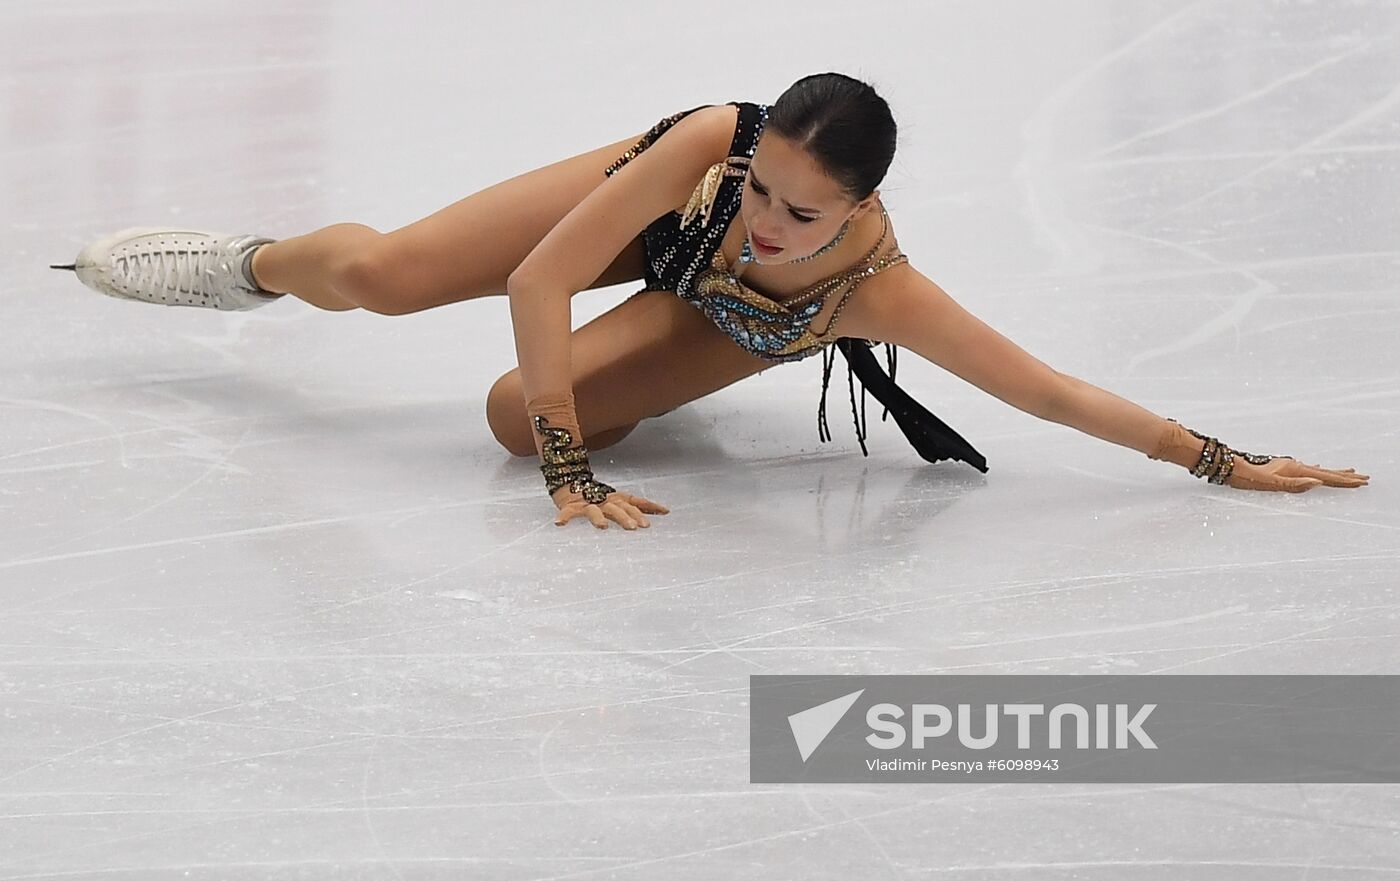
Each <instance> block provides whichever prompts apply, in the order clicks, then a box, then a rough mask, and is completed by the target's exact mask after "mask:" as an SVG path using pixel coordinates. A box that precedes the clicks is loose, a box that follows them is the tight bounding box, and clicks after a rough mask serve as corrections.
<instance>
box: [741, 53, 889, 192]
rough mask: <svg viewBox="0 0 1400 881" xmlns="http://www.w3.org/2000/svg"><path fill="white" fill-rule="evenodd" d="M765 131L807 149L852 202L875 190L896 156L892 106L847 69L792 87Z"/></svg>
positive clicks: (770, 116)
mask: <svg viewBox="0 0 1400 881" xmlns="http://www.w3.org/2000/svg"><path fill="white" fill-rule="evenodd" d="M763 130H764V132H765V133H766V132H770V131H771V132H773V133H774V134H776V135H779V136H781V137H783V138H786V139H787V140H790V141H792V142H793V143H794V144H796V145H797V146H799V147H801V148H802V149H804V150H806V151H807V152H808V153H810V154H811V155H812V157H813V158H814V159H815V160H816V161H817V162H818V164H820V165H821V166H822V167H823V168H824V169H826V172H827V174H829V175H831V177H832V178H834V179H835V180H836V181H837V182H838V183H840V184H841V188H842V189H843V190H844V191H845V193H846V195H847V196H848V197H849V198H850V200H851V201H852V202H859V201H860V200H861V199H864V198H865V197H866V196H868V195H870V194H871V193H872V192H874V190H875V188H876V187H878V186H879V185H880V182H881V181H882V180H884V179H885V173H886V172H887V171H889V168H890V163H891V162H892V161H893V160H894V150H895V138H896V133H897V132H896V126H895V122H894V116H893V114H891V113H890V105H889V104H887V103H886V102H885V99H884V98H881V97H880V96H879V94H877V93H876V92H875V89H874V88H872V87H871V86H870V85H869V84H867V83H865V82H862V81H861V80H858V79H855V78H854V77H849V76H846V75H845V74H843V73H833V72H828V73H814V74H812V75H810V76H804V77H803V78H802V79H800V80H798V81H797V82H795V83H793V84H792V85H791V86H788V88H787V91H785V92H783V93H782V94H781V95H779V96H778V100H777V101H776V102H774V104H773V106H772V107H771V108H769V110H768V120H767V122H765V123H764V127H763Z"/></svg>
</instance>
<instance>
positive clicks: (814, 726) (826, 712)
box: [788, 688, 865, 762]
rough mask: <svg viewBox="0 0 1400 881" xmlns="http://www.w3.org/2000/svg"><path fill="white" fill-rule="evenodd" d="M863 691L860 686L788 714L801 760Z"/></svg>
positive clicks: (813, 749) (820, 742)
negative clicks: (847, 692)
mask: <svg viewBox="0 0 1400 881" xmlns="http://www.w3.org/2000/svg"><path fill="white" fill-rule="evenodd" d="M864 693H865V689H863V688H862V689H861V690H860V691H853V692H851V693H850V694H847V695H843V696H841V697H838V698H836V699H835V700H829V701H827V702H826V703H824V704H817V705H816V706H815V707H812V708H811V709H807V710H803V711H802V712H800V713H793V714H792V715H791V716H788V725H789V726H790V727H791V728H792V739H793V740H795V741H797V751H798V752H799V753H801V754H802V761H804V762H805V761H807V757H808V756H810V755H811V754H812V753H813V752H815V751H816V749H817V747H819V746H821V745H822V741H823V740H826V736H827V735H828V734H830V733H831V729H833V728H835V727H836V723H837V722H840V721H841V717H842V716H844V715H846V711H847V710H849V709H850V708H851V704H853V703H855V702H856V698H858V697H860V696H861V695H862V694H864Z"/></svg>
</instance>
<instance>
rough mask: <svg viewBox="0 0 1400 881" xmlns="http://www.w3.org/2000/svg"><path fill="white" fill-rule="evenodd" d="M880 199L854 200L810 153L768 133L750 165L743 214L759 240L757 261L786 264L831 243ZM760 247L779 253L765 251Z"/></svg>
mask: <svg viewBox="0 0 1400 881" xmlns="http://www.w3.org/2000/svg"><path fill="white" fill-rule="evenodd" d="M878 197H879V190H876V191H875V192H874V193H871V194H870V196H868V197H866V198H865V199H863V200H861V201H860V202H858V203H857V202H852V201H851V199H850V197H848V196H847V195H846V193H845V191H844V190H842V188H841V184H840V183H839V182H837V180H836V179H835V178H833V177H831V176H830V175H829V174H827V173H826V171H825V169H823V168H822V167H821V166H820V165H819V164H818V163H817V161H816V160H815V159H814V158H813V157H812V155H811V154H809V153H808V152H807V151H806V150H803V149H802V148H801V147H798V146H797V145H796V144H794V143H793V142H792V141H789V140H787V139H786V138H783V137H781V136H779V135H776V134H773V133H771V132H770V133H767V134H765V135H763V136H762V138H760V140H759V144H758V147H757V148H756V149H755V150H754V155H753V158H752V159H751V160H750V162H749V171H748V174H747V175H746V177H745V179H744V192H743V196H742V198H741V199H740V206H739V214H740V216H741V217H742V218H743V221H744V226H745V228H746V229H747V230H748V233H749V236H750V237H751V238H753V239H755V242H754V247H753V248H752V251H753V255H754V259H755V260H756V261H757V262H759V263H763V264H774V263H787V262H789V261H791V260H794V259H797V258H800V257H806V256H807V255H808V254H811V253H813V252H814V251H816V250H818V249H819V248H821V247H822V246H823V245H825V244H826V243H827V242H830V241H831V240H832V239H833V238H835V237H836V234H837V233H838V232H840V231H841V225H842V224H844V223H845V222H846V221H847V220H849V219H853V218H855V217H858V216H860V215H861V214H864V213H865V212H866V211H868V210H870V207H871V206H872V205H873V204H874V203H875V200H876V199H877V198H878ZM760 244H770V245H773V246H775V247H777V248H780V249H781V250H779V251H777V252H776V253H774V252H771V251H765V250H764V249H763V248H761V247H759V245H760Z"/></svg>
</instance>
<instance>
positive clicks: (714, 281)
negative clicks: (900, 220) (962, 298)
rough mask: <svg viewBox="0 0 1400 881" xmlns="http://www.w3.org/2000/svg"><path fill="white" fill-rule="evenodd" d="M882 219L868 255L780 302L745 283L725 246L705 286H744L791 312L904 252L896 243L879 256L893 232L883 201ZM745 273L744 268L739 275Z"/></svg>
mask: <svg viewBox="0 0 1400 881" xmlns="http://www.w3.org/2000/svg"><path fill="white" fill-rule="evenodd" d="M880 222H881V225H882V228H881V230H880V240H879V241H877V242H876V243H875V244H874V245H873V246H872V247H871V248H870V250H869V251H866V252H865V256H863V257H861V258H860V259H859V260H857V261H856V262H855V263H854V264H852V265H851V266H849V267H847V268H846V269H845V270H842V271H841V272H836V273H833V274H832V275H829V276H827V277H826V278H824V279H821V280H820V281H817V282H815V283H813V284H811V285H809V286H808V287H806V288H804V289H802V290H801V291H798V292H797V293H796V294H794V295H793V296H791V297H787V298H784V299H783V300H782V301H781V302H780V301H778V300H774V299H772V298H771V297H768V296H765V295H763V294H760V293H759V292H758V291H755V290H754V289H753V288H751V287H749V286H748V285H746V284H744V283H743V281H741V280H740V278H739V275H735V274H734V269H733V267H731V266H730V265H729V263H728V261H726V260H725V257H724V249H723V248H722V247H720V248H716V249H715V253H714V255H713V256H711V258H710V268H709V269H707V270H706V271H705V272H704V273H702V275H703V276H705V277H706V278H705V279H704V280H705V281H706V282H708V284H707V285H706V287H709V286H711V285H713V286H715V287H718V288H721V289H724V288H730V289H732V288H734V287H737V288H742V289H743V290H744V291H745V292H746V293H748V294H749V295H750V296H752V297H757V298H759V299H761V300H763V301H765V302H766V303H768V304H771V305H772V306H773V308H774V309H775V310H781V311H783V312H788V313H792V312H793V311H794V309H795V307H799V306H802V305H803V304H805V303H807V302H808V301H810V300H812V299H814V298H817V297H821V298H823V299H824V298H825V297H826V295H827V294H829V293H830V292H831V291H833V290H836V289H838V288H840V287H841V286H842V285H844V284H846V283H847V282H850V281H855V280H856V279H857V277H859V276H862V275H874V274H875V273H876V272H878V271H880V269H884V268H886V266H888V265H889V264H890V263H892V262H895V261H897V260H899V259H900V258H902V257H903V256H904V255H903V254H902V253H901V252H900V250H899V247H898V246H897V245H896V246H895V247H894V248H892V249H890V252H889V253H887V254H883V255H880V256H878V257H877V256H876V255H877V254H880V249H881V248H883V247H884V245H885V240H886V239H888V238H889V234H890V215H889V212H887V211H886V210H885V206H884V203H881V204H880ZM877 264H878V268H877ZM742 274H743V273H742V272H741V273H740V275H742ZM698 281H699V280H698V279H697V285H696V291H697V292H700V291H701V290H702V288H701V286H700V285H699V284H698Z"/></svg>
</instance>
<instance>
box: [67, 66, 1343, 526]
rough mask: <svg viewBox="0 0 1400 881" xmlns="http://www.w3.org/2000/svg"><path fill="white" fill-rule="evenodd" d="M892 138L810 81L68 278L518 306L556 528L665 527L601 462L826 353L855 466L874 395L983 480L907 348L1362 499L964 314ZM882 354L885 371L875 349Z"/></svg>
mask: <svg viewBox="0 0 1400 881" xmlns="http://www.w3.org/2000/svg"><path fill="white" fill-rule="evenodd" d="M663 135H665V137H662V136H663ZM895 135H896V126H895V122H894V118H893V116H892V114H891V113H890V109H889V105H888V104H887V103H886V102H885V100H884V99H883V98H882V97H880V96H879V95H878V94H877V93H876V91H875V90H874V89H873V88H872V87H871V86H870V85H869V84H867V83H864V82H861V81H860V80H857V79H853V78H851V77H848V76H845V75H843V74H839V73H822V74H815V75H812V76H808V77H803V78H802V79H800V80H798V81H797V82H796V83H794V84H793V85H792V86H791V87H789V88H788V89H787V90H786V91H785V92H783V94H782V95H781V96H779V98H778V100H777V101H776V102H775V103H774V104H772V105H767V104H756V103H753V102H748V101H730V102H727V103H725V104H719V105H702V106H699V107H695V108H692V109H690V110H686V111H682V112H679V113H675V114H673V115H671V116H668V117H666V118H664V119H662V120H660V121H659V122H657V123H656V125H654V126H652V127H651V129H650V130H648V131H647V132H645V133H643V134H641V135H640V136H636V135H634V136H632V137H629V138H627V139H624V140H622V141H618V142H616V143H613V144H609V145H607V146H605V147H601V148H599V149H597V150H592V151H590V152H587V153H582V154H580V155H578V156H574V157H572V158H569V159H564V160H562V161H560V162H556V163H554V164H552V165H547V166H544V167H542V168H539V169H536V170H534V171H531V172H528V173H525V174H522V175H519V176H517V177H513V178H510V179H509V180H506V181H503V182H501V183H498V184H495V185H494V186H491V187H488V188H486V189H484V190H482V191H480V192H478V193H475V194H473V195H471V196H468V197H466V198H464V199H462V200H460V201H458V202H455V203H453V204H451V205H449V206H447V207H446V208H443V209H442V210H440V211H437V212H436V213H434V214H431V215H429V216H428V217H425V218H423V219H422V220H419V221H416V222H414V223H411V224H409V225H408V226H405V227H403V228H402V229H398V230H395V231H393V232H390V233H380V232H378V231H377V230H374V229H371V228H370V227H368V226H365V225H363V224H358V223H338V224H333V225H331V226H327V227H324V228H322V229H318V230H316V231H314V232H310V233H307V234H305V235H301V236H296V237H293V238H288V239H283V240H280V241H278V240H274V239H270V238H265V237H258V236H252V235H241V236H232V235H221V234H215V233H203V232H193V231H188V230H183V229H178V228H175V229H166V228H147V227H140V228H132V229H125V230H121V231H120V232H117V233H114V234H112V235H110V236H106V237H104V238H102V239H99V240H98V241H96V242H93V243H92V244H90V245H88V246H87V247H86V248H84V249H83V250H82V252H81V253H80V254H79V255H78V258H77V260H76V261H75V262H74V263H72V264H69V265H65V266H56V267H54V268H58V269H71V270H73V271H75V272H76V273H77V275H78V278H80V279H81V280H82V282H83V283H84V284H86V285H87V286H89V287H91V288H93V289H95V290H97V291H100V292H101V293H104V294H107V295H109V296H113V297H118V298H121V299H126V300H139V301H144V302H148V303H157V304H164V305H167V306H196V307H204V308H212V309H222V310H235V311H237V310H247V309H255V308H258V307H261V306H264V305H266V304H268V303H271V302H273V301H274V300H277V299H278V298H280V297H282V296H285V295H287V294H290V295H292V296H294V297H297V298H299V299H301V300H305V301H306V302H308V303H310V304H312V305H314V306H318V307H320V308H322V309H329V310H335V311H343V310H347V309H355V308H362V309H368V310H370V311H372V312H377V313H380V314H384V315H403V314H406V313H410V312H418V311H420V310H423V309H430V308H432V307H434V306H441V305H444V304H447V303H456V302H460V301H462V300H470V299H474V298H476V297H484V296H492V295H499V294H504V295H506V296H507V297H508V301H509V304H510V315H511V322H512V325H513V328H514V335H515V349H516V356H517V359H518V361H519V366H518V367H516V368H515V369H513V370H511V371H509V372H508V373H506V374H505V375H504V376H502V377H501V378H500V379H498V380H496V382H495V384H494V385H493V386H492V387H491V390H490V392H489V393H488V395H487V406H486V412H487V422H488V424H489V426H490V428H491V431H492V433H493V434H494V435H495V436H496V439H497V440H498V441H499V442H500V443H501V445H502V446H504V447H505V448H506V449H507V450H509V451H510V452H511V453H513V454H515V455H519V456H528V455H537V456H539V457H540V459H541V461H542V464H541V466H540V469H541V471H542V472H543V473H544V477H545V487H546V490H547V491H548V493H549V494H550V497H551V498H552V499H553V501H554V503H555V505H556V506H557V507H558V509H559V511H558V514H557V515H556V517H555V523H557V524H559V525H561V526H562V525H564V524H565V523H567V522H569V520H571V519H573V518H574V517H576V516H579V515H583V516H586V517H587V518H588V519H589V521H591V522H592V523H593V524H594V525H595V526H597V527H599V528H603V529H606V528H607V525H608V521H609V520H613V521H616V522H617V523H619V524H621V525H622V526H623V528H625V529H636V528H637V527H645V526H649V525H650V521H649V520H648V519H647V516H646V515H647V514H666V513H668V510H667V508H666V507H664V506H663V505H660V504H658V503H657V502H654V501H651V500H649V499H645V498H643V497H641V496H638V495H635V494H633V493H629V492H625V491H621V490H616V489H614V488H613V487H611V486H609V485H607V484H606V483H603V482H602V481H600V480H599V479H598V478H597V477H595V476H594V474H593V471H592V469H591V468H590V466H589V463H588V452H587V451H588V449H590V448H591V449H593V450H598V449H601V448H603V447H606V446H609V445H611V444H614V443H617V442H618V441H619V440H621V439H622V438H623V437H626V436H627V434H628V433H629V432H631V431H632V430H633V429H634V428H636V426H637V424H638V423H639V422H640V421H641V420H642V419H646V418H649V417H654V416H659V415H661V414H663V413H666V412H669V411H670V410H673V409H675V408H676V407H679V406H681V405H682V404H685V403H688V402H690V401H693V400H696V399H697V398H700V397H703V396H705V395H707V394H710V393H711V392H714V391H717V390H719V389H721V388H723V387H725V386H727V385H730V384H731V383H734V382H736V381H738V380H740V379H743V378H745V377H747V376H752V375H753V374H755V373H758V372H759V371H760V370H763V369H764V368H766V367H769V366H772V365H773V364H774V363H776V362H783V361H796V360H800V359H802V358H806V357H809V356H811V355H815V354H818V353H821V354H822V355H823V357H824V359H825V361H824V365H823V366H824V370H823V373H822V383H823V384H822V398H821V410H820V413H819V427H820V430H821V436H822V440H827V439H829V437H830V436H829V434H828V433H827V432H826V425H825V419H824V415H825V404H826V387H827V383H828V382H829V380H830V375H831V365H832V361H833V359H834V354H833V348H834V349H839V350H840V351H841V353H842V354H843V355H844V356H845V358H846V361H847V363H848V376H847V379H848V383H849V384H850V388H851V412H852V415H853V417H854V418H855V419H856V436H857V438H858V439H859V440H860V442H861V449H862V451H864V450H865V427H864V425H863V420H862V418H861V416H860V413H863V412H864V409H865V408H864V393H865V391H869V392H870V393H871V394H873V395H874V396H875V397H876V398H877V399H878V400H879V401H880V402H881V403H882V404H883V405H884V406H885V409H886V410H887V411H888V413H889V415H892V416H894V418H895V422H896V423H897V424H898V425H899V427H900V429H901V430H902V431H903V432H904V434H905V435H906V437H908V438H909V441H910V443H911V444H912V445H913V446H914V448H915V449H916V450H917V451H918V453H919V455H921V456H922V457H923V458H924V459H926V460H928V461H930V462H936V461H940V460H943V459H957V460H959V461H962V462H966V463H968V464H969V465H971V466H972V467H974V468H977V469H978V470H980V471H983V472H985V471H986V470H987V464H986V460H985V459H984V458H983V457H982V455H981V454H980V453H978V452H977V450H975V449H974V448H973V447H972V446H971V444H969V443H968V442H967V441H966V440H964V439H963V438H962V437H961V436H960V435H959V434H958V433H957V432H955V431H954V430H953V429H951V428H950V427H949V426H948V425H946V424H945V423H944V422H942V421H941V420H940V419H938V417H936V416H934V415H933V414H932V413H930V412H929V411H928V410H926V409H925V408H924V407H922V406H921V405H920V404H919V403H918V402H917V401H915V400H914V399H913V398H912V397H910V396H909V395H908V394H906V393H905V392H904V391H903V390H902V389H900V388H899V386H897V385H896V384H895V383H894V372H895V354H896V349H895V347H897V346H904V347H906V348H909V349H913V350H914V351H915V352H917V353H918V354H919V355H922V356H923V357H925V358H927V359H928V360H930V361H932V362H933V363H935V364H938V365H939V366H940V367H943V368H944V369H946V370H949V371H951V372H952V373H954V374H956V375H957V376H959V377H961V378H962V379H964V380H966V381H968V382H970V383H972V384H973V385H975V386H977V387H978V388H981V389H983V390H984V391H986V392H988V393H990V394H993V395H995V396H997V397H998V398H1000V399H1001V400H1003V401H1006V402H1007V403H1008V404H1011V405H1012V406H1014V407H1017V408H1019V409H1021V410H1024V411H1026V412H1027V413H1031V414H1033V415H1035V416H1039V417H1040V418H1042V419H1047V420H1050V421H1053V422H1058V423H1060V424H1062V425H1068V426H1070V427H1072V428H1076V429H1078V430H1080V431H1082V432H1085V433H1086V434H1090V435H1093V436H1094V437H1098V438H1102V439H1103V440H1107V441H1111V442H1113V443H1116V444H1121V445H1122V446H1125V447H1130V448H1132V449H1135V450H1138V451H1140V452H1142V453H1145V454H1146V455H1147V456H1148V457H1150V458H1152V459H1158V460H1162V461H1167V462H1174V463H1176V464H1177V465H1180V466H1182V467H1184V468H1186V469H1188V470H1189V471H1190V473H1191V474H1192V475H1193V476H1195V477H1200V478H1205V479H1207V480H1208V481H1209V482H1211V483H1214V484H1220V485H1225V486H1231V487H1236V488H1239V489H1255V490H1282V491H1285V492H1303V491H1306V490H1309V489H1311V488H1313V487H1315V486H1322V485H1324V484H1325V485H1327V486H1337V487H1357V486H1364V485H1366V483H1367V482H1368V480H1369V478H1368V476H1367V475H1365V474H1358V473H1356V469H1354V468H1345V469H1342V470H1336V469H1331V468H1323V467H1321V466H1319V465H1308V464H1305V463H1303V462H1299V461H1297V460H1296V459H1294V458H1292V457H1291V456H1268V455H1256V454H1253V453H1246V452H1243V451H1240V450H1236V449H1232V448H1231V447H1229V446H1228V445H1226V444H1224V443H1221V442H1220V441H1219V440H1218V439H1216V438H1214V437H1209V436H1207V435H1204V434H1201V433H1198V432H1196V431H1194V430H1192V429H1188V428H1186V427H1185V426H1182V425H1180V424H1178V423H1177V422H1176V421H1175V420H1172V419H1164V418H1163V417H1161V416H1158V415H1156V414H1154V413H1151V412H1149V411H1148V410H1146V409H1144V408H1142V407H1140V406H1138V405H1136V404H1134V403H1132V402H1131V401H1128V400H1125V399H1123V398H1121V397H1118V396H1116V395H1114V394H1112V393H1110V392H1108V391H1105V390H1104V389H1101V388H1098V387H1097V386H1094V385H1090V384H1089V383H1087V382H1084V381H1082V380H1080V379H1076V378H1075V377H1072V376H1068V375H1066V374H1063V373H1060V372H1058V371H1056V370H1053V369H1051V368H1050V367H1049V366H1047V365H1046V364H1044V363H1042V362H1041V361H1039V360H1037V359H1036V358H1034V357H1032V356H1031V355H1030V354H1029V353H1027V352H1025V351H1024V350H1022V349H1021V348H1020V347H1018V346H1017V345H1015V344H1014V343H1013V342H1011V341H1010V340H1008V339H1007V338H1005V337H1003V336H1002V335H1000V334H999V333H997V332H996V331H995V330H993V329H992V328H990V327H988V326H987V325H986V324H984V323H983V322H981V321H980V320H978V319H977V318H976V317H975V316H974V315H972V314H971V313H969V312H967V311H966V310H965V309H963V308H962V307H961V306H959V305H958V304H957V303H956V302H954V301H953V299H952V298H951V297H949V296H948V295H947V294H946V293H945V292H944V291H943V290H942V289H941V288H940V287H939V286H938V285H936V284H934V282H932V281H931V280H929V279H928V278H926V277H925V276H924V275H922V274H921V273H920V272H918V271H917V270H916V269H914V268H913V266H911V265H910V264H909V260H908V258H907V257H906V256H905V255H904V254H903V253H902V252H901V251H900V250H899V246H898V244H897V242H896V241H895V237H894V230H893V227H892V224H891V222H890V217H889V215H888V214H887V213H886V211H885V208H884V206H883V205H882V204H881V202H880V192H879V190H877V189H876V187H877V186H879V184H880V183H881V181H883V180H884V177H885V173H886V171H887V170H888V169H889V166H890V162H891V161H892V159H893V158H894V152H895ZM697 181H698V183H697ZM678 206H679V207H678ZM736 217H738V218H739V219H740V220H741V221H742V222H741V223H740V224H735V223H733V221H734V219H735V218H736ZM641 279H645V281H646V286H645V287H644V288H642V289H641V290H639V291H638V292H637V293H635V294H633V295H632V296H631V297H629V298H628V299H627V300H626V301H624V302H622V303H620V304H618V305H617V306H615V307H614V308H612V309H610V310H609V311H607V312H606V313H604V314H602V315H600V316H598V317H597V318H595V319H593V320H592V321H590V322H588V323H587V324H585V325H584V326H583V327H581V328H579V329H578V330H577V331H573V332H572V334H571V333H570V326H571V321H570V298H571V297H572V295H573V294H574V293H576V292H578V291H581V290H592V289H594V288H601V287H608V286H611V285H615V284H621V283H624V282H630V281H637V280H641ZM857 290H859V291H860V295H859V296H853V294H855V293H856V291H857ZM838 320H839V322H840V325H841V334H840V336H837V334H836V333H835V328H836V325H837V323H838ZM818 328H820V330H818ZM877 341H878V342H883V343H884V344H885V355H886V363H887V365H888V367H889V374H888V375H887V374H886V373H885V372H884V371H883V370H882V369H881V368H880V366H879V364H878V363H877V361H876V359H875V356H874V355H873V354H872V352H871V351H870V348H871V347H872V346H873V345H874V344H875V342H877ZM852 376H856V377H859V379H860V381H861V386H862V398H861V406H860V408H859V413H858V412H857V408H856V403H855V391H854V384H853V382H851V377H852Z"/></svg>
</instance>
